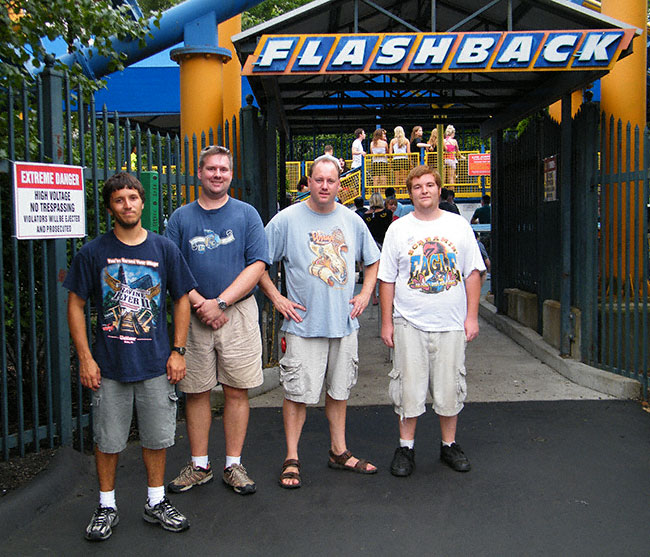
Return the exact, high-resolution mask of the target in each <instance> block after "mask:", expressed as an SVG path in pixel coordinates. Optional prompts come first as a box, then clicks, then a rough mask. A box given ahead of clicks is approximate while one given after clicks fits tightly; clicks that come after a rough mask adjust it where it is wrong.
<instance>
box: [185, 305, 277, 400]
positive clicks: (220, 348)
mask: <svg viewBox="0 0 650 557" xmlns="http://www.w3.org/2000/svg"><path fill="white" fill-rule="evenodd" d="M226 316H227V317H228V322H227V323H226V324H225V325H224V326H223V327H221V328H220V329H217V330H214V329H213V328H212V327H208V326H207V325H204V324H203V322H202V321H201V320H200V319H199V318H198V317H197V316H196V315H195V314H194V313H192V316H191V318H190V330H189V333H188V335H187V352H186V354H185V363H186V365H187V375H186V376H185V378H184V379H183V380H182V381H180V382H179V383H178V387H179V389H180V390H181V391H183V392H184V393H203V392H205V391H209V390H210V389H212V388H213V387H215V386H216V385H217V383H221V384H223V385H227V386H228V387H235V388H237V389H252V388H253V387H259V386H260V385H261V384H262V382H263V381H264V376H263V374H262V338H261V336H260V326H259V316H258V311H257V302H256V301H255V297H254V296H251V297H250V298H246V299H245V300H242V301H241V302H237V303H236V304H234V305H232V306H230V307H229V308H226Z"/></svg>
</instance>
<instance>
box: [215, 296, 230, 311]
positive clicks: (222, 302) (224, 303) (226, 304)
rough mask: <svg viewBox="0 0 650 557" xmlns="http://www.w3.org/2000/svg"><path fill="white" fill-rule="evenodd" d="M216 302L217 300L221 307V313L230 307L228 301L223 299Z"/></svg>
mask: <svg viewBox="0 0 650 557" xmlns="http://www.w3.org/2000/svg"><path fill="white" fill-rule="evenodd" d="M216 300H217V305H218V306H219V309H220V310H221V311H225V310H226V308H227V307H228V303H227V302H226V301H224V300H222V299H221V298H216Z"/></svg>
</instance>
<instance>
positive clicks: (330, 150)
mask: <svg viewBox="0 0 650 557" xmlns="http://www.w3.org/2000/svg"><path fill="white" fill-rule="evenodd" d="M323 153H324V154H325V155H327V156H329V157H332V158H335V159H336V157H335V156H334V147H332V146H331V145H325V148H324V149H323ZM336 160H337V161H338V163H339V168H340V169H341V172H345V160H344V159H342V158H341V157H339V158H338V159H336ZM305 178H306V176H305Z"/></svg>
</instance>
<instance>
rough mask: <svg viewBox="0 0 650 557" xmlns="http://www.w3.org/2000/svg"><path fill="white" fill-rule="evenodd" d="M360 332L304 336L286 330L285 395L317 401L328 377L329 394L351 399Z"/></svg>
mask: <svg viewBox="0 0 650 557" xmlns="http://www.w3.org/2000/svg"><path fill="white" fill-rule="evenodd" d="M357 335H358V331H354V332H353V333H351V334H349V335H348V336H346V337H343V338H324V337H315V338H304V337H299V336H296V335H292V334H291V333H285V335H284V337H285V339H286V340H287V351H286V353H285V355H284V356H283V358H282V359H281V360H280V383H281V384H282V387H283V388H284V396H285V398H286V399H287V400H291V401H293V402H302V403H304V404H316V403H317V402H318V400H319V399H320V392H321V390H322V388H323V382H324V381H325V380H327V394H328V395H329V396H330V397H332V398H333V399H334V400H347V399H348V398H349V397H350V390H351V389H352V387H354V386H355V385H356V384H357V373H358V368H359V357H358V352H357Z"/></svg>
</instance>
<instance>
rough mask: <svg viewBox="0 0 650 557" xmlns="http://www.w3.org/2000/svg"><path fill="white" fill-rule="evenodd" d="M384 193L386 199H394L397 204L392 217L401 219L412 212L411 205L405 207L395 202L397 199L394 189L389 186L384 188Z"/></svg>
mask: <svg viewBox="0 0 650 557" xmlns="http://www.w3.org/2000/svg"><path fill="white" fill-rule="evenodd" d="M385 193H386V199H395V201H396V203H397V209H395V210H394V211H393V214H394V216H396V217H398V218H399V217H403V216H404V215H408V214H409V213H410V212H411V211H412V210H413V205H410V204H409V205H405V204H403V203H400V202H399V201H397V198H396V197H395V188H393V187H390V186H389V187H387V188H386V192H385Z"/></svg>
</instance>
